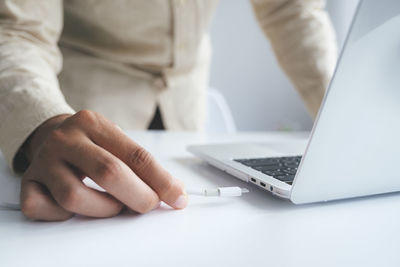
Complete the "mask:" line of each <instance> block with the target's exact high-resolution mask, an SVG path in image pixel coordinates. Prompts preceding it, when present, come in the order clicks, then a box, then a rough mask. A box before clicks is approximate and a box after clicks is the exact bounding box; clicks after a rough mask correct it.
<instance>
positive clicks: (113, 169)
mask: <svg viewBox="0 0 400 267" xmlns="http://www.w3.org/2000/svg"><path fill="white" fill-rule="evenodd" d="M120 174H121V165H120V164H119V163H118V161H116V160H113V159H107V160H104V161H103V162H101V163H100V164H99V165H98V167H97V169H96V170H95V175H96V178H97V180H99V183H100V184H103V185H109V184H112V183H115V182H117V181H116V180H117V179H118V178H119V175H120Z"/></svg>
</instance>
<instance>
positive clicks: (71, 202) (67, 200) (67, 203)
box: [59, 186, 81, 211]
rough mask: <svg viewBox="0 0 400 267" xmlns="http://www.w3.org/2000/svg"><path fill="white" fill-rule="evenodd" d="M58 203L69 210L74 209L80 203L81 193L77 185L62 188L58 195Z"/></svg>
mask: <svg viewBox="0 0 400 267" xmlns="http://www.w3.org/2000/svg"><path fill="white" fill-rule="evenodd" d="M59 202H60V205H61V206H63V207H64V208H65V209H67V210H69V211H74V210H76V208H77V207H78V206H79V205H80V203H81V194H80V189H79V188H78V187H74V186H69V187H66V188H63V190H62V191H61V193H60V195H59Z"/></svg>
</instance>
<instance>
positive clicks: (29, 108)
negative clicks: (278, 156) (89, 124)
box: [0, 0, 336, 166]
mask: <svg viewBox="0 0 400 267" xmlns="http://www.w3.org/2000/svg"><path fill="white" fill-rule="evenodd" d="M216 4H217V1H216V0H130V1H129V0H112V1H107V0H64V1H60V0H51V1H49V0H35V1H32V0H3V1H0V148H1V150H2V152H3V153H4V155H5V157H6V159H7V161H8V162H9V164H10V166H12V162H13V159H14V157H15V155H16V152H17V151H18V149H19V148H20V146H21V145H22V144H23V142H24V140H26V138H27V137H28V136H29V135H30V134H31V133H32V132H33V131H34V129H35V128H36V127H38V126H39V125H40V124H41V123H42V122H44V121H45V120H47V119H49V118H51V117H53V116H56V115H59V114H63V113H74V110H80V109H84V108H86V109H91V110H95V111H98V112H101V113H102V114H103V115H105V116H106V117H108V118H109V119H111V120H113V121H115V122H116V123H117V124H119V125H120V126H121V127H123V128H129V129H146V128H147V126H148V124H149V122H150V120H151V118H152V116H153V114H154V111H155V108H156V106H157V105H158V106H159V107H160V110H161V114H162V116H163V122H164V125H165V127H166V128H167V129H169V130H198V129H201V127H202V125H203V122H204V118H205V110H206V101H205V100H206V98H205V93H206V88H207V87H208V85H207V84H208V71H209V64H210V51H211V49H210V41H209V35H208V28H209V25H210V21H211V18H212V15H213V12H214V10H215V7H216ZM252 4H253V7H254V11H255V14H256V16H257V19H258V21H259V22H260V25H261V26H262V28H263V30H264V32H265V33H266V35H267V37H268V38H269V40H270V41H271V44H272V47H273V49H274V51H275V53H276V56H277V58H278V61H279V63H280V64H281V66H282V67H283V69H284V70H285V71H286V73H287V74H288V76H289V78H290V79H291V81H292V82H293V84H294V85H295V87H296V88H297V89H298V91H299V93H300V95H301V96H302V98H303V99H304V100H305V102H306V104H307V107H308V108H309V110H310V112H312V113H313V114H315V113H316V112H317V110H318V107H319V105H320V102H321V99H322V97H323V95H324V91H325V88H326V86H327V84H328V82H329V79H330V77H331V73H332V70H333V68H334V65H335V62H336V45H335V43H336V42H335V36H334V33H333V30H332V26H331V23H330V21H329V18H328V16H327V14H326V12H325V11H324V2H323V1H322V0H253V1H252ZM232 27H235V25H232ZM220 34H224V33H223V32H221V33H220ZM261 52H262V51H260V53H261ZM62 59H63V60H62ZM238 75H240V73H238ZM266 87H267V85H266Z"/></svg>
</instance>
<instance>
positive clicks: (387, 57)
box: [188, 0, 400, 204]
mask: <svg viewBox="0 0 400 267" xmlns="http://www.w3.org/2000/svg"><path fill="white" fill-rule="evenodd" d="M250 141H251V140H250ZM188 150H189V151H191V152H192V153H194V154H195V155H197V156H198V157H200V158H202V159H204V160H206V161H207V162H209V163H210V164H212V165H213V166H215V167H217V168H219V169H222V170H224V171H226V172H228V173H230V174H231V175H233V176H235V177H237V178H239V179H241V180H244V181H246V182H249V183H253V184H255V185H257V186H259V187H261V188H262V189H264V190H267V191H270V192H272V193H273V194H274V195H277V196H279V197H282V198H288V199H290V200H291V201H292V202H293V203H296V204H301V203H311V202H320V201H329V200H335V199H344V198H352V197H359V196H367V195H374V194H382V193H388V192H395V191H400V171H399V166H400V1H398V0H382V1H376V0H363V1H360V4H359V5H358V8H357V11H356V14H355V17H354V19H353V23H352V26H351V30H350V32H349V35H348V37H347V40H346V42H345V46H344V48H343V51H342V54H341V56H340V60H339V63H338V66H337V68H336V71H335V74H334V77H333V79H332V81H331V84H330V86H329V89H328V91H327V93H326V95H325V98H324V101H323V104H322V105H321V109H320V111H319V114H318V117H317V119H316V121H315V124H314V127H313V130H312V132H311V135H310V138H309V140H308V143H307V144H306V146H305V147H304V148H301V144H300V146H299V145H298V144H295V145H293V144H256V143H251V142H250V143H246V144H243V143H237V144H210V145H198V146H190V147H188Z"/></svg>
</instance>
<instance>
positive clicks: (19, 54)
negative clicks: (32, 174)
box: [0, 0, 74, 167]
mask: <svg viewBox="0 0 400 267" xmlns="http://www.w3.org/2000/svg"><path fill="white" fill-rule="evenodd" d="M60 8H61V2H60V1H49V2H47V1H41V2H35V1H34V2H32V1H28V0H26V1H19V2H13V1H8V2H5V3H4V5H1V6H0V17H1V20H0V40H1V41H0V118H1V123H0V149H1V150H2V152H3V154H4V155H5V158H6V159H7V161H8V163H9V165H10V167H13V160H14V157H15V155H16V153H17V151H18V150H19V148H20V147H21V145H22V143H23V142H24V141H25V140H26V139H27V138H28V136H29V135H30V134H31V133H32V132H33V131H34V130H35V129H36V128H37V127H38V126H39V125H41V124H42V123H43V122H44V121H46V120H48V119H49V118H52V117H54V116H56V115H59V114H65V113H73V112H74V111H73V110H72V108H70V107H69V106H68V105H67V104H66V102H65V100H64V97H63V96H62V94H61V92H60V90H59V86H58V81H57V76H56V75H57V73H58V72H59V71H60V69H61V62H62V61H61V54H60V53H59V51H58V48H57V40H58V34H59V32H60V31H61V25H62V23H61V20H62V14H61V9H60Z"/></svg>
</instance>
